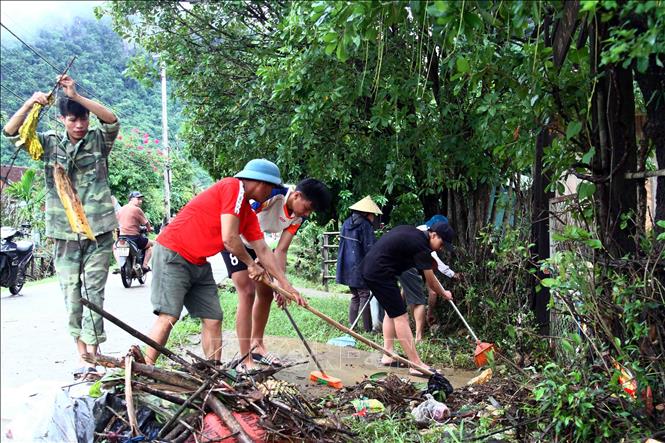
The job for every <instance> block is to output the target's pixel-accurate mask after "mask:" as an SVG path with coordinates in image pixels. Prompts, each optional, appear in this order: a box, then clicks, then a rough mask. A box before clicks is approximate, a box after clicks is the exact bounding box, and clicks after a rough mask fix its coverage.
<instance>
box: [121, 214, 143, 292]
mask: <svg viewBox="0 0 665 443" xmlns="http://www.w3.org/2000/svg"><path fill="white" fill-rule="evenodd" d="M140 232H141V235H142V236H145V235H146V234H147V232H148V229H147V228H146V227H145V226H141V230H140ZM115 249H116V254H117V256H118V265H119V266H120V279H121V280H122V285H123V286H124V287H125V288H129V287H131V286H132V282H133V281H134V279H136V280H138V282H139V283H140V284H144V283H145V281H146V273H145V271H143V266H142V264H143V259H144V258H145V250H143V249H141V248H139V247H138V245H137V244H136V242H134V240H132V239H131V238H128V237H127V236H124V235H121V236H119V237H118V240H116V242H115Z"/></svg>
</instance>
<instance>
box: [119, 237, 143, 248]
mask: <svg viewBox="0 0 665 443" xmlns="http://www.w3.org/2000/svg"><path fill="white" fill-rule="evenodd" d="M120 237H121V238H127V239H129V240H131V241H132V242H133V243H134V244H135V245H136V246H138V248H139V249H145V247H146V246H147V245H148V237H145V236H143V235H121V236H120Z"/></svg>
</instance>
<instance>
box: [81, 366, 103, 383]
mask: <svg viewBox="0 0 665 443" xmlns="http://www.w3.org/2000/svg"><path fill="white" fill-rule="evenodd" d="M100 378H102V374H100V373H99V372H97V369H96V368H86V370H85V374H84V375H83V377H81V380H85V381H97V380H99V379H100Z"/></svg>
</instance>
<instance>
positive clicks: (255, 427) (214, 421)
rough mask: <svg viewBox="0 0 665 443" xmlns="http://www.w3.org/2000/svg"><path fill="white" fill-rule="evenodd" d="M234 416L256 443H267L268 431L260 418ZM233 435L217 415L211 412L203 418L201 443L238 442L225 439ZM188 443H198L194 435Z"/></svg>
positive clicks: (232, 438) (254, 415)
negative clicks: (260, 422)
mask: <svg viewBox="0 0 665 443" xmlns="http://www.w3.org/2000/svg"><path fill="white" fill-rule="evenodd" d="M233 416H234V417H235V419H236V420H238V423H240V426H241V427H242V429H243V430H244V431H245V433H246V434H247V435H248V436H249V438H251V439H252V441H255V442H265V441H267V440H266V431H265V430H264V429H263V428H262V427H261V425H260V424H259V416H258V415H257V414H255V413H253V412H233ZM227 435H231V431H230V430H229V428H227V427H226V425H225V424H224V423H223V422H222V420H220V418H219V417H217V415H216V414H214V413H212V412H209V413H207V414H206V416H205V417H204V418H203V433H202V434H201V437H199V440H198V441H199V443H206V442H212V441H214V442H219V443H234V442H237V441H238V440H237V439H236V438H235V437H228V438H224V439H223V440H222V438H223V437H225V436H227ZM186 443H196V439H194V436H193V435H190V436H189V438H188V439H187V441H186Z"/></svg>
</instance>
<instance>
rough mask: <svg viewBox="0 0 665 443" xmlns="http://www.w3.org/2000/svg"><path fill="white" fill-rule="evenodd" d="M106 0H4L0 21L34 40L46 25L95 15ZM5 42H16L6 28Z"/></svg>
mask: <svg viewBox="0 0 665 443" xmlns="http://www.w3.org/2000/svg"><path fill="white" fill-rule="evenodd" d="M103 3H104V2H103V1H14V0H0V21H1V22H2V24H3V25H5V26H6V27H7V28H9V29H11V30H12V31H13V32H14V33H16V34H17V35H18V36H19V37H21V38H22V39H31V38H32V37H33V36H35V35H36V33H37V32H38V31H39V30H40V29H42V28H43V27H45V26H48V25H53V24H58V25H60V24H64V23H68V22H70V21H71V20H72V19H74V17H89V18H92V17H94V13H93V8H94V7H95V6H100V5H102V4H103ZM0 38H1V39H2V44H3V45H7V44H12V43H14V42H15V41H16V39H14V37H12V35H11V34H9V33H8V32H7V31H5V29H4V28H3V29H2V34H1V35H0Z"/></svg>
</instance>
